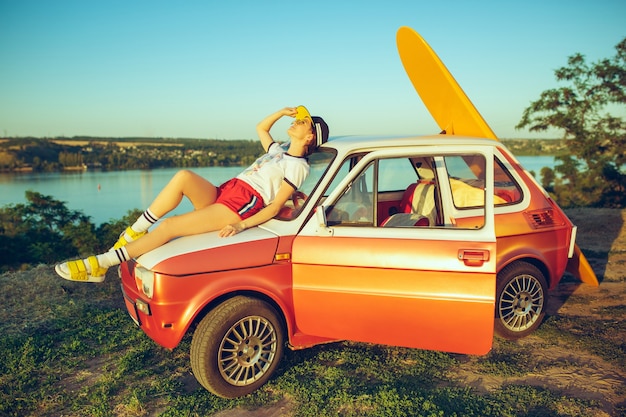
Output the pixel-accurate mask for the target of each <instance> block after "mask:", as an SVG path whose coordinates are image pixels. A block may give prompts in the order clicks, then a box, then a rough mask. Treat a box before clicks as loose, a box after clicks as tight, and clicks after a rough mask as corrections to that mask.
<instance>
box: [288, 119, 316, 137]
mask: <svg viewBox="0 0 626 417" xmlns="http://www.w3.org/2000/svg"><path fill="white" fill-rule="evenodd" d="M287 133H288V134H289V136H291V137H292V138H293V139H300V140H307V141H308V140H310V139H311V138H312V135H313V126H312V124H311V121H310V120H308V119H297V120H294V121H293V123H291V126H290V127H289V129H288V130H287Z"/></svg>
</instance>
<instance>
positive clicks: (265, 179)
mask: <svg viewBox="0 0 626 417" xmlns="http://www.w3.org/2000/svg"><path fill="white" fill-rule="evenodd" d="M288 148H289V144H288V143H286V144H282V145H280V144H278V143H276V142H274V143H272V144H271V145H270V146H269V148H268V151H267V153H266V154H265V155H263V156H261V157H260V158H259V159H257V160H256V161H255V162H254V163H253V164H252V165H250V166H249V167H248V168H246V170H245V171H243V172H242V173H241V174H239V175H237V178H238V179H240V180H242V181H245V182H246V183H248V184H249V185H250V186H251V187H252V188H254V189H255V190H256V191H257V192H258V193H259V194H260V195H261V197H263V202H264V203H265V205H266V206H267V205H268V204H270V203H271V202H272V201H274V198H276V193H278V190H279V189H280V186H281V185H282V183H283V180H284V181H287V183H289V184H290V185H291V186H292V187H293V188H294V190H297V189H298V188H299V187H300V186H301V185H302V183H303V182H304V180H305V179H306V177H307V175H309V164H308V162H307V160H306V158H304V157H300V156H291V155H289V154H288V153H287V149H288Z"/></svg>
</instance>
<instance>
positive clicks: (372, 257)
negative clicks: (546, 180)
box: [120, 135, 576, 397]
mask: <svg viewBox="0 0 626 417" xmlns="http://www.w3.org/2000/svg"><path fill="white" fill-rule="evenodd" d="M309 159H310V163H311V175H310V176H309V178H308V179H307V182H306V183H305V185H304V186H303V187H302V193H298V195H294V198H293V202H292V203H291V204H290V207H285V208H284V209H283V212H282V213H281V215H279V216H278V218H276V219H273V220H271V221H269V222H268V223H266V224H264V225H262V226H260V227H256V228H252V229H249V230H246V231H245V232H242V233H240V234H238V235H235V236H233V237H230V238H219V237H218V236H217V233H208V234H203V235H197V236H188V237H183V238H180V239H176V240H174V241H172V242H170V243H168V244H166V245H164V246H162V247H160V248H158V249H155V250H154V251H152V252H149V253H147V254H145V255H143V256H141V257H139V258H138V259H137V260H136V261H131V262H128V263H126V264H123V265H122V266H121V268H120V271H121V278H122V289H123V292H124V298H125V300H126V305H127V308H128V311H129V313H130V315H131V316H132V317H133V319H134V320H135V322H136V323H137V324H139V325H140V326H141V328H142V329H143V331H145V332H146V333H147V334H148V336H150V337H151V338H152V339H154V340H155V341H156V342H157V343H159V344H160V345H162V346H164V347H167V348H174V347H175V346H177V345H178V343H179V342H180V340H181V339H182V337H183V335H184V334H185V333H186V332H187V331H188V330H189V329H190V328H194V329H195V330H194V334H193V341H192V346H191V365H192V369H193V372H194V374H195V376H196V377H197V379H198V380H199V382H200V383H201V384H202V385H203V386H205V387H206V388H207V389H209V390H210V391H212V392H214V393H216V394H218V395H221V396H224V397H235V396H240V395H244V394H247V393H249V392H251V391H253V390H254V389H256V388H257V387H259V386H260V385H261V384H263V383H264V382H265V381H266V380H267V379H268V378H269V377H270V375H271V373H272V371H273V370H274V369H275V368H276V366H277V364H278V361H279V359H280V356H281V352H282V349H283V345H284V344H285V342H287V343H288V344H289V346H290V347H291V348H294V349H300V348H305V347H309V346H313V345H315V344H319V343H323V342H328V341H332V340H354V341H362V342H372V343H381V344H389V345H397V346H407V347H413V348H422V349H433V350H442V351H449V352H458V353H470V354H485V353H487V352H488V351H489V350H490V348H491V345H492V340H493V331H494V324H495V330H496V331H497V332H498V333H499V334H501V335H503V336H505V337H509V338H517V337H521V336H524V335H526V334H528V333H530V332H532V331H533V330H534V329H536V328H537V326H538V325H539V324H540V322H541V319H542V317H543V315H544V313H545V309H546V302H547V299H548V297H547V290H549V289H551V288H554V287H555V286H556V285H557V284H558V282H559V280H560V278H561V276H562V275H563V273H564V271H565V269H566V266H567V263H568V259H569V258H570V257H571V256H572V254H573V251H574V239H575V234H576V228H575V227H574V226H573V225H572V223H571V222H570V221H569V220H568V218H567V217H566V216H565V214H564V213H563V212H562V211H561V209H560V208H559V207H558V206H557V205H556V204H555V203H554V202H553V201H552V200H551V199H550V198H549V197H548V195H547V194H546V193H545V192H544V191H543V190H542V189H541V187H540V186H538V185H537V183H536V182H535V181H534V179H533V178H532V176H531V175H530V174H528V173H527V172H525V171H524V170H523V168H522V167H521V166H520V164H519V163H518V162H517V160H516V159H515V158H514V157H513V156H512V155H511V154H510V153H509V151H508V150H507V149H506V148H505V147H504V146H503V145H502V144H501V143H500V142H496V141H493V140H488V139H476V138H464V137H453V136H445V135H436V136H426V137H407V138H381V137H377V138H363V137H342V138H332V139H331V140H330V141H329V142H328V143H326V144H324V145H323V146H322V147H321V148H319V150H318V151H317V152H316V153H315V154H313V155H311V157H310V158H309ZM494 312H495V314H494ZM494 318H495V322H494ZM192 324H194V326H193V327H192ZM196 324H197V326H195V325H196Z"/></svg>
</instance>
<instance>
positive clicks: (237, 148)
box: [0, 137, 263, 172]
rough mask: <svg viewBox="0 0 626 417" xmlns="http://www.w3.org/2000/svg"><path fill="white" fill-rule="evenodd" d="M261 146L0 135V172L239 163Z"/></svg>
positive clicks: (241, 142) (244, 142)
mask: <svg viewBox="0 0 626 417" xmlns="http://www.w3.org/2000/svg"><path fill="white" fill-rule="evenodd" d="M262 150H263V149H262V147H261V145H260V144H259V142H258V141H252V140H215V139H206V140H201V139H142V138H93V137H73V138H71V139H68V138H32V137H28V138H5V139H1V140H0V171H4V172H11V171H35V172H55V171H62V170H64V169H76V168H87V167H89V168H97V169H102V170H107V171H113V170H127V169H155V168H177V167H178V168H185V167H205V166H245V165H249V164H251V163H252V162H254V160H255V159H256V158H257V157H258V156H259V155H260V154H261V152H262Z"/></svg>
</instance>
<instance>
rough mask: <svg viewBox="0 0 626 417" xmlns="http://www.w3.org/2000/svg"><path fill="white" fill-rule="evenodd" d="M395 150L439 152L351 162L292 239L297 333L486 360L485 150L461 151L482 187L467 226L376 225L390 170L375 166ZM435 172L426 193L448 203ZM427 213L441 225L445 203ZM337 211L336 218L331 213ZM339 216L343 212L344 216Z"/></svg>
mask: <svg viewBox="0 0 626 417" xmlns="http://www.w3.org/2000/svg"><path fill="white" fill-rule="evenodd" d="M400 152H405V155H404V156H406V155H409V153H410V152H413V153H411V154H410V155H409V159H410V160H415V159H419V158H431V159H434V158H433V155H435V154H436V155H439V158H442V157H441V155H442V151H441V150H440V149H439V147H437V148H435V147H432V148H430V149H425V150H422V148H420V150H419V152H420V153H419V154H418V153H415V149H412V150H398V149H394V150H387V151H378V152H373V153H370V154H367V155H365V156H363V157H361V159H360V161H359V162H358V163H357V164H356V165H355V166H354V167H353V168H352V169H351V170H350V171H349V172H348V174H347V176H346V177H345V178H343V180H341V181H339V182H338V184H337V183H335V184H332V185H331V186H330V187H329V190H328V191H327V192H326V193H325V195H326V198H325V200H324V203H323V205H322V206H319V207H317V216H314V217H313V218H311V219H310V220H309V221H308V222H307V223H306V224H305V226H304V228H303V230H302V231H301V233H299V235H298V236H296V238H295V240H294V245H293V251H292V266H293V298H294V308H295V317H296V325H297V327H298V330H299V331H302V332H304V333H306V334H310V335H315V336H321V337H327V338H332V339H337V340H355V341H361V342H371V343H380V344H389V345H397V346H406V347H414V348H423V349H432V350H442V351H451V352H459V353H471V354H484V353H487V352H488V351H489V349H490V348H491V345H492V339H493V320H494V314H493V312H494V304H495V301H494V297H495V286H496V239H495V232H494V210H493V204H494V203H493V150H492V148H491V147H482V148H481V149H480V152H478V153H477V151H476V148H475V147H474V148H472V150H471V152H473V153H474V156H478V157H480V158H481V160H482V162H483V164H484V165H483V166H486V175H487V178H486V181H485V184H487V186H486V188H484V189H482V190H480V192H481V193H482V195H484V199H483V203H482V204H483V207H482V208H478V209H476V208H475V209H476V210H475V211H477V212H480V215H479V216H478V219H477V223H476V225H475V226H472V227H471V228H458V227H455V226H454V224H452V223H451V222H450V221H449V220H445V221H443V220H440V221H439V224H430V225H428V227H420V226H408V227H404V226H398V227H384V226H383V225H382V223H384V222H381V221H380V219H379V217H380V216H382V215H386V214H384V213H377V209H376V208H377V207H378V200H380V199H381V198H382V192H379V186H380V183H381V182H382V181H383V177H384V176H385V175H389V174H390V173H391V174H392V172H390V171H392V170H390V169H389V168H386V169H379V167H380V166H381V161H383V160H387V159H388V158H396V157H398V159H399V160H400V159H404V160H407V158H406V157H404V158H401V157H402V156H403V155H401V154H399V153H400ZM468 152H469V151H468ZM435 175H436V176H435V178H433V180H436V183H437V184H438V186H436V188H437V190H436V191H434V192H433V193H429V194H427V195H429V196H432V197H433V198H436V199H442V198H443V199H446V198H447V199H449V198H451V195H450V186H449V181H450V179H449V178H447V176H446V170H445V167H440V168H437V169H436V174H435ZM446 190H447V191H446ZM436 206H437V207H438V210H439V213H437V214H436V218H438V219H442V218H443V217H445V216H446V213H445V212H444V211H443V207H445V206H446V204H441V201H439V202H438V203H436ZM340 209H341V212H342V215H341V216H335V212H336V211H338V210H340ZM347 211H350V212H351V213H353V214H349V215H344V214H343V213H344V212H347ZM354 213H355V214H354ZM354 216H356V217H354ZM326 218H328V219H335V220H333V221H328V220H326ZM339 218H342V219H344V220H336V219H339Z"/></svg>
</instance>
